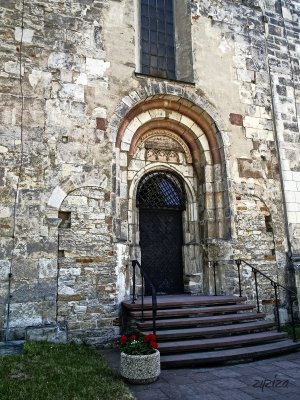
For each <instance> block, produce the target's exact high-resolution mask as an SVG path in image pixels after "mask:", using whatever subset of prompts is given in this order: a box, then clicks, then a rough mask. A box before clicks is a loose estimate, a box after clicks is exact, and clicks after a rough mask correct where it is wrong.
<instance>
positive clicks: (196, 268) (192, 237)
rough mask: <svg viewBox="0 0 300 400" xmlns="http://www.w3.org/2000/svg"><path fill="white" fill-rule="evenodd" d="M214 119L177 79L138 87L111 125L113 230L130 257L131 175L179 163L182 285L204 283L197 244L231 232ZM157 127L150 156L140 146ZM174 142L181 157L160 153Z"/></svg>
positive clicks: (194, 288)
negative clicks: (184, 194)
mask: <svg viewBox="0 0 300 400" xmlns="http://www.w3.org/2000/svg"><path fill="white" fill-rule="evenodd" d="M151 90H152V89H151ZM157 90H158V87H157ZM179 94H180V95H179ZM201 105H202V107H201ZM208 111H209V112H210V113H211V115H210V114H209V113H208ZM214 116H215V117H217V118H216V119H214V118H213V117H214ZM112 125H114V126H112ZM218 125H220V126H222V128H223V127H224V125H223V124H222V123H221V120H220V118H219V117H218V116H217V113H214V112H213V107H211V106H210V105H209V103H208V102H207V101H205V100H204V99H201V100H199V99H198V96H196V95H195V93H192V91H190V90H186V89H183V88H181V87H179V86H177V85H173V89H172V90H171V85H165V84H163V83H160V84H159V91H157V92H156V93H151V94H149V92H147V90H146V89H145V88H143V89H140V90H138V91H136V92H132V93H130V94H129V96H126V97H125V98H124V99H123V100H122V104H121V105H120V106H119V107H118V108H117V110H116V112H115V115H114V116H113V118H112V120H111V125H110V133H111V134H112V136H113V138H114V140H115V157H116V164H115V173H114V174H115V178H113V179H114V181H113V187H115V189H114V194H113V197H114V198H115V204H116V207H115V227H116V238H117V240H119V241H120V242H124V241H126V240H127V241H128V242H129V243H130V247H131V257H133V258H134V257H138V258H139V225H138V210H137V209H136V203H135V193H134V188H135V187H136V182H135V180H136V179H137V177H140V178H141V177H142V176H143V175H144V174H145V173H147V171H149V170H151V169H153V168H154V169H155V168H158V169H164V168H167V169H169V170H174V171H177V172H178V173H179V174H180V175H181V176H182V179H183V180H184V182H185V183H186V185H187V186H189V187H191V188H193V190H192V191H190V193H192V192H193V196H192V197H193V198H191V196H190V197H189V201H188V207H187V210H186V211H185V212H184V213H185V214H184V249H183V251H184V270H185V271H186V281H185V289H186V291H188V292H195V293H196V292H201V291H203V275H204V273H203V265H202V264H203V250H202V249H205V248H206V247H207V246H209V245H210V244H209V241H208V240H210V239H214V240H216V239H219V238H222V239H224V238H226V239H228V238H229V237H230V226H231V215H230V207H229V203H230V202H229V193H228V188H227V179H228V177H227V171H226V163H225V159H226V149H225V147H226V146H225V144H224V142H223V137H222V133H221V132H220V129H219V126H218ZM155 135H157V136H156V137H159V140H156V141H154V142H155V143H154V144H153V143H150V144H151V146H156V145H157V146H158V148H159V150H163V151H160V152H154V151H152V150H151V151H152V152H151V151H150V155H151V157H149V153H148V152H147V151H148V150H147V149H148V148H146V147H147V146H148V147H151V146H150V145H149V143H148V142H147V140H148V139H149V138H151V137H154V136H155ZM224 135H225V136H226V132H225V131H224ZM168 140H169V142H168ZM150 142H151V140H150ZM158 142H159V143H158ZM171 142H172V143H171ZM162 144H163V145H162ZM146 145H147V146H146ZM160 145H161V146H162V147H159V146H160ZM164 146H165V147H164ZM176 147H177V149H178V154H179V153H180V154H181V155H180V157H179V156H178V157H175V156H174V157H173V153H172V157H171V158H170V157H169V158H168V156H166V157H164V155H165V154H166V151H165V149H166V148H169V149H171V150H172V151H173V150H174V151H175V148H176ZM162 148H163V149H162ZM153 154H154V155H155V156H154V155H153ZM155 157H156V158H155ZM140 178H139V179H140ZM126 212H127V214H126Z"/></svg>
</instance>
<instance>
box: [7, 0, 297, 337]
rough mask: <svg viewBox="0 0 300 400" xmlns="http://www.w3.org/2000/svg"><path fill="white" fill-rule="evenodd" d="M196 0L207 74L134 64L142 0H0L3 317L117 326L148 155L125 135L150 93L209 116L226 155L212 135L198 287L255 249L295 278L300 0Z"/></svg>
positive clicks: (196, 61) (25, 322)
mask: <svg viewBox="0 0 300 400" xmlns="http://www.w3.org/2000/svg"><path fill="white" fill-rule="evenodd" d="M178 1H181V0H178ZM187 3H189V4H187V5H190V6H191V9H192V15H191V36H192V37H191V41H192V49H193V54H192V58H193V69H194V70H193V75H194V83H195V85H187V84H182V83H174V82H165V81H162V80H157V79H155V78H150V77H143V76H140V75H135V74H134V72H135V71H138V70H139V69H138V67H137V66H136V60H137V59H138V57H137V56H136V54H137V53H138V50H137V49H138V37H139V35H138V23H137V20H138V16H137V4H136V2H134V1H131V0H110V1H106V0H103V1H100V0H84V1H83V0H74V1H72V2H69V1H64V0H62V1H59V2H58V1H51V2H49V1H46V0H45V1H43V0H39V1H38V0H33V1H31V2H23V1H22V0H16V1H14V2H10V1H1V2H0V17H1V18H0V20H1V30H0V35H1V38H2V45H1V47H0V58H1V63H0V98H1V100H0V122H1V123H0V157H1V163H0V329H1V327H4V326H8V327H9V328H10V331H9V332H11V336H12V337H23V336H24V329H25V327H26V326H45V325H49V326H56V325H57V324H58V323H60V324H62V325H64V324H66V323H67V324H69V330H70V332H69V337H70V338H74V340H79V339H80V338H82V334H81V333H82V332H83V331H84V330H86V329H87V330H96V331H97V330H98V332H96V333H95V337H99V335H100V336H102V337H103V338H104V339H103V341H105V340H108V339H109V338H111V337H112V336H113V335H115V334H116V329H115V328H114V327H113V324H114V321H115V319H116V317H117V314H118V310H117V305H118V304H119V302H120V300H121V299H122V297H124V296H125V295H126V294H128V293H129V282H128V279H129V274H128V273H127V272H126V265H127V264H128V261H129V254H130V249H132V247H133V245H134V243H132V242H130V240H131V238H132V232H131V229H132V225H134V223H133V222H132V220H131V218H132V215H134V213H135V212H136V210H133V208H132V207H133V203H132V201H131V200H132V199H129V197H130V196H129V193H128V191H129V187H130V184H131V182H132V181H134V179H137V177H138V176H141V171H138V169H139V168H138V165H137V164H138V163H136V165H135V167H134V168H132V169H131V170H130V171H128V166H129V160H127V158H126V157H127V155H126V154H127V153H126V152H128V149H129V147H130V143H125V144H124V147H123V149H122V148H121V149H119V148H118V147H116V146H115V140H116V137H117V133H118V130H119V128H120V125H121V124H122V123H123V122H124V121H126V118H127V116H128V115H129V113H130V111H131V109H132V108H133V107H134V106H135V105H137V104H139V103H142V102H146V101H148V100H149V99H159V98H162V96H164V97H165V99H166V100H170V99H171V100H172V101H180V102H181V103H180V104H188V105H189V107H191V109H193V110H196V111H197V112H198V113H199V114H201V113H203V115H205V120H206V122H207V123H208V124H209V125H210V127H211V129H212V131H213V133H214V135H215V137H216V138H217V139H216V140H217V142H218V148H219V149H220V154H221V155H222V156H221V161H220V162H221V164H218V163H217V164H215V165H214V166H212V165H211V164H210V162H211V161H207V160H209V159H210V158H209V157H211V155H210V154H208V153H210V151H211V150H212V149H211V148H209V145H207V144H205V143H206V142H204V141H203V140H202V142H201V141H200V144H199V146H200V147H201V146H202V153H201V154H202V156H201V157H202V159H201V160H200V163H199V164H198V165H197V166H195V165H194V171H193V172H192V173H191V174H190V176H198V181H199V182H200V183H201V185H200V186H201V187H200V188H199V191H198V189H197V190H195V192H196V193H198V197H199V198H198V199H197V202H198V203H197V207H198V210H199V214H198V215H195V210H197V207H195V206H193V207H194V208H191V216H192V217H191V221H192V224H191V226H193V234H192V235H190V233H189V232H187V237H188V235H190V241H191V244H192V245H193V246H195V248H197V249H199V248H200V247H201V249H202V250H201V254H205V255H206V256H205V257H204V258H203V260H201V262H198V261H197V262H196V261H195V260H193V262H192V263H191V265H192V264H193V265H194V267H193V268H194V269H195V268H196V269H197V268H199V271H198V272H195V271H194V270H193V274H194V275H197V274H198V277H199V279H202V276H203V277H204V278H203V280H204V283H203V284H202V283H201V282H198V284H197V285H198V286H197V287H198V288H201V287H206V288H209V287H210V286H211V282H210V272H209V271H208V269H207V266H206V267H205V265H206V264H205V263H206V261H205V260H207V259H209V258H212V257H217V258H229V257H230V256H239V257H247V259H249V260H250V259H251V260H253V259H255V260H256V265H257V266H258V267H261V268H263V269H264V271H265V272H267V273H269V274H271V275H272V276H278V278H279V279H280V280H281V281H284V280H285V277H284V270H285V253H286V251H287V250H289V247H288V243H287V239H288V234H289V241H290V243H291V250H292V251H293V252H299V253H300V234H299V231H300V198H299V189H300V186H299V185H300V167H299V115H298V114H299V109H300V106H299V104H300V76H299V51H300V50H299V49H300V38H299V33H300V29H299V19H300V7H299V4H298V1H296V0H295V1H292V0H285V1H283V0H282V1H280V0H276V1H275V0H264V1H250V0H249V1H248V0H243V1H238V0H215V1H210V0H201V1H200V0H195V1H193V2H189V1H187ZM187 9H188V8H187ZM185 39H186V38H185ZM189 76H192V74H190V75H189ZM195 105H197V107H196V106H195ZM161 109H162V111H160V113H157V111H153V112H151V113H150V112H149V118H150V119H152V120H153V121H161V120H164V119H169V120H170V119H173V120H174V121H175V120H176V118H177V119H178V123H180V124H182V125H184V124H185V125H184V126H185V127H186V129H190V128H191V131H192V127H193V125H192V124H191V121H190V120H188V119H187V118H186V116H183V115H182V114H180V115H179V117H178V115H177V114H176V112H172V113H171V112H170V111H168V110H164V109H163V107H162V108H161ZM143 118H145V115H143V116H142V117H141V119H140V120H139V121H140V125H142V124H143V123H145V120H143ZM134 123H135V122H133V124H132V129H133V130H134V132H132V135H133V134H134V133H135V131H136V130H137V129H138V127H139V126H140V125H134ZM194 129H195V128H194ZM197 129H198V128H197ZM194 132H195V131H194ZM202 134H203V132H202ZM202 134H201V133H199V137H201V135H202ZM131 137H132V136H131ZM126 146H127V147H126ZM122 150H123V155H122V156H120V152H122ZM278 150H279V151H278ZM122 157H123V158H122ZM131 165H132V164H131ZM141 168H142V167H141ZM189 168H190V169H191V168H192V167H191V166H189ZM199 169H201V171H199ZM280 170H281V171H282V178H283V185H282V184H281V178H280V177H281V175H280ZM202 175H203V176H202ZM195 182H196V180H195ZM84 188H85V189H84ZM88 188H90V189H88ZM282 189H284V195H282ZM95 193H98V194H99V193H101V196H104V197H103V199H102V198H100V197H101V196H100V194H99V196H100V197H99V198H94V197H93V196H94V195H95ZM128 199H129V200H130V201H131V202H130V201H128ZM69 201H70V203H69ZM72 202H73V203H72ZM78 202H79V203H78ZM101 202H102V203H101ZM221 203H222V206H220V204H221ZM246 203H247V204H246ZM285 205H286V206H285ZM264 207H265V208H264ZM262 208H263V210H262ZM193 210H194V211H193ZM266 210H268V211H266ZM62 212H65V216H68V214H67V213H68V212H71V227H70V228H64V227H63V226H60V227H59V224H60V222H61V218H60V216H61V217H64V215H63V214H59V213H62ZM130 212H131V214H130ZM266 215H270V220H271V221H272V225H273V232H272V234H271V232H267V231H266V225H265V216H266ZM224 220H226V221H227V222H226V223H227V228H226V235H225V233H224V232H225V230H224V222H223V221H224ZM76 221H77V222H76ZM79 221H80V222H79ZM81 221H82V222H81ZM95 221H97V222H95ZM199 221H200V225H201V226H200V227H199V231H198V232H197V222H199ZM228 221H230V222H228ZM94 222H95V223H94ZM72 224H73V226H72ZM76 224H77V225H76ZM77 226H78V227H79V228H80V229H79V230H78V231H77ZM216 226H219V228H216ZM229 226H230V228H231V229H230V230H229ZM74 227H76V231H75V230H74ZM211 227H212V228H211ZM250 231H251V233H250ZM230 233H231V238H232V240H230ZM224 238H226V240H224ZM187 241H188V240H187ZM85 244H87V246H86V247H84V245H85ZM62 251H64V252H65V253H64V256H65V257H62V256H63V253H62ZM59 252H60V253H59ZM194 253H195V254H196V253H197V254H198V250H197V252H194ZM132 254H133V253H131V255H132ZM97 257H100V258H101V260H100V258H97ZM187 257H188V256H187ZM79 259H81V260H85V261H78V260H79ZM76 260H77V261H76ZM186 263H187V264H188V262H187V261H186ZM202 263H203V265H202ZM195 266H196V267H195ZM127 271H128V269H127ZM10 273H11V290H10V292H9V291H8V289H9V274H10ZM67 288H68V289H67ZM199 290H200V289H199ZM65 291H67V292H69V293H66V292H65ZM71 292H72V293H71ZM249 293H251V290H250V292H249ZM62 296H67V297H62ZM68 296H75V297H76V296H78V297H76V298H68ZM8 304H9V311H10V312H9V320H7V315H8V313H7V311H8ZM9 332H8V333H9ZM72 332H73V333H72ZM101 332H102V333H101ZM72 335H73V336H72ZM91 335H93V334H91ZM97 335H98V336H97ZM91 340H92V339H91ZM97 340H98V339H97Z"/></svg>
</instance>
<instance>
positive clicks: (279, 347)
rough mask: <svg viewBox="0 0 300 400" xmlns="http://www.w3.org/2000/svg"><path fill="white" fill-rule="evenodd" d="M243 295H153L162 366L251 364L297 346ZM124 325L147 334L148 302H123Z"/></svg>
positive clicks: (149, 324) (149, 327) (150, 324)
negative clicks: (249, 362) (239, 362)
mask: <svg viewBox="0 0 300 400" xmlns="http://www.w3.org/2000/svg"><path fill="white" fill-rule="evenodd" d="M246 300H247V299H246V298H245V297H238V296H189V295H176V296H159V297H157V319H156V334H157V341H158V345H159V350H160V353H161V365H162V367H164V368H171V367H179V366H194V365H198V366H205V365H209V364H214V363H218V364H219V363H225V362H230V361H242V360H253V359H255V358H261V357H267V356H271V355H278V354H281V353H284V352H289V351H294V350H297V349H299V348H300V343H295V342H293V341H292V340H291V339H289V338H288V336H287V334H286V333H285V332H277V331H276V330H275V324H274V323H273V322H271V321H268V320H266V319H265V314H263V313H257V312H255V310H254V307H253V306H252V305H249V304H246V303H245V302H246ZM123 308H124V310H126V314H127V321H128V322H129V323H130V325H131V326H132V327H133V329H134V330H138V331H139V332H140V333H142V334H147V333H150V332H152V330H153V322H152V300H151V297H145V298H144V313H143V316H144V319H143V320H142V311H141V301H140V300H137V301H136V302H135V304H131V301H124V302H123Z"/></svg>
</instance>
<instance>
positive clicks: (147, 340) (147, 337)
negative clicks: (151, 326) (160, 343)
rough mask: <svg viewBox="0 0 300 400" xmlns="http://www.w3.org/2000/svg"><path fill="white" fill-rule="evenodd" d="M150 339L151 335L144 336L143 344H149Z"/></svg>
mask: <svg viewBox="0 0 300 400" xmlns="http://www.w3.org/2000/svg"><path fill="white" fill-rule="evenodd" d="M150 339H151V333H149V335H146V336H144V341H145V342H149V341H150Z"/></svg>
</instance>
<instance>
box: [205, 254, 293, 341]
mask: <svg viewBox="0 0 300 400" xmlns="http://www.w3.org/2000/svg"><path fill="white" fill-rule="evenodd" d="M209 263H210V265H211V266H212V268H213V277H214V292H215V293H214V294H215V296H217V295H218V292H217V279H216V269H217V267H218V266H219V263H222V264H226V265H236V267H237V274H238V282H239V296H240V297H242V278H241V268H242V265H246V266H247V267H250V268H251V270H252V273H253V275H254V286H255V297H256V308H257V312H258V313H260V312H261V310H260V303H259V290H258V289H259V288H258V281H257V276H258V275H260V276H262V277H263V278H265V279H267V280H268V281H269V282H270V284H271V286H272V287H273V289H274V296H275V309H274V311H275V319H276V323H277V329H278V331H279V332H280V330H281V323H280V317H279V299H278V289H279V288H282V289H284V290H285V292H286V294H287V301H288V304H289V312H290V317H291V326H292V332H293V339H294V341H295V342H296V341H297V338H296V329H295V319H294V312H293V304H294V301H295V300H296V298H297V293H296V292H295V291H294V290H292V289H290V288H288V287H286V286H284V285H281V284H280V283H278V282H276V281H274V280H273V279H272V278H270V277H269V276H268V275H266V274H265V273H264V272H262V271H260V270H259V269H257V268H256V267H254V266H253V265H252V264H250V263H249V262H247V261H245V260H242V259H237V260H212V261H209Z"/></svg>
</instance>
